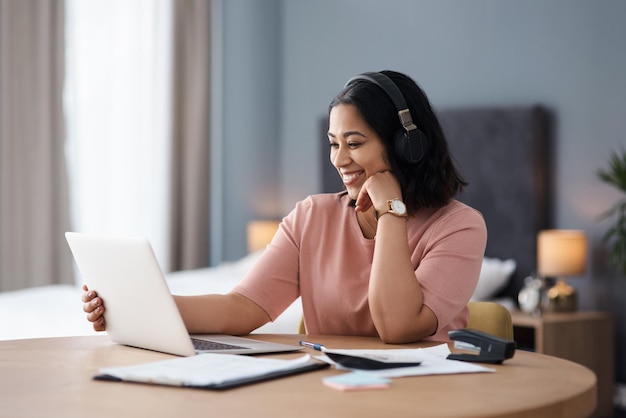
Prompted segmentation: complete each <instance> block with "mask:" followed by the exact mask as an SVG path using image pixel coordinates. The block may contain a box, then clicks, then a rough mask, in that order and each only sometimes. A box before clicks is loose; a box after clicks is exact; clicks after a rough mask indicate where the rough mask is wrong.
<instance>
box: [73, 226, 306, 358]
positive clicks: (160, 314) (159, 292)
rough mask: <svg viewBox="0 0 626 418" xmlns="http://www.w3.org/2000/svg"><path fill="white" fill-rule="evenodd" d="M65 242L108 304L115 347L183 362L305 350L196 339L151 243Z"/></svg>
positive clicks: (88, 238) (87, 237)
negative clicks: (182, 358) (200, 357)
mask: <svg viewBox="0 0 626 418" xmlns="http://www.w3.org/2000/svg"><path fill="white" fill-rule="evenodd" d="M65 237H66V239H67V242H68V244H69V247H70V249H71V251H72V254H73V256H74V259H75V260H76V264H77V265H78V269H79V270H80V273H81V275H82V276H83V280H84V282H85V283H86V284H87V286H88V287H89V288H90V289H94V290H96V291H97V292H98V295H99V296H100V297H102V299H103V300H104V301H105V305H106V311H105V313H104V319H105V321H106V324H107V329H106V332H107V334H108V335H109V337H110V338H111V340H112V341H113V342H116V343H119V344H124V345H128V346H132V347H139V348H145V349H148V350H154V351H161V352H164V353H170V354H176V355H179V356H192V355H195V354H199V353H228V354H259V353H275V352H285V351H295V350H300V349H302V348H303V347H301V346H297V345H287V344H278V343H272V342H266V341H257V340H254V339H252V338H245V337H236V336H232V335H218V334H210V335H195V334H194V335H193V336H190V335H189V333H188V332H187V329H186V328H185V324H184V323H183V319H182V317H181V316H180V313H179V312H178V308H177V306H176V303H175V302H174V298H173V297H172V295H171V293H170V291H169V288H168V286H167V282H166V280H165V277H164V276H163V273H162V272H161V269H160V267H159V264H158V262H157V259H156V257H155V255H154V252H153V251H152V247H151V245H150V243H149V242H148V240H147V239H145V238H142V237H114V236H102V235H92V234H83V233H77V232H67V233H66V234H65Z"/></svg>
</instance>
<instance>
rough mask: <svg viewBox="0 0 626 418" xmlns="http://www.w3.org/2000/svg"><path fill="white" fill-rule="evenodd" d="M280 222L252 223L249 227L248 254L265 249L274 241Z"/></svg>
mask: <svg viewBox="0 0 626 418" xmlns="http://www.w3.org/2000/svg"><path fill="white" fill-rule="evenodd" d="M279 223H280V222H279V221H251V222H249V223H248V227H247V239H248V252H249V253H254V252H256V251H259V250H262V249H264V248H265V247H266V246H267V244H269V243H270V241H272V238H274V234H275V233H276V230H277V229H278V224H279Z"/></svg>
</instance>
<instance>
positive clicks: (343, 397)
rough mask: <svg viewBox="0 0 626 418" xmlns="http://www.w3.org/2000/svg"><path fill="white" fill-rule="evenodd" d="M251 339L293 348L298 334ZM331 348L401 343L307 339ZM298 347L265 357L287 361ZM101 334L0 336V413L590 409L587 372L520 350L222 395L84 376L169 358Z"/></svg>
mask: <svg viewBox="0 0 626 418" xmlns="http://www.w3.org/2000/svg"><path fill="white" fill-rule="evenodd" d="M251 337H252V338H258V339H263V340H271V341H278V342H283V343H290V344H294V343H296V344H297V341H298V340H299V339H300V338H301V337H302V336H298V335H286V334H285V335H278V334H276V335H261V334H255V335H252V336H251ZM307 339H309V340H311V341H315V342H320V343H323V344H325V345H326V346H327V347H329V348H398V347H402V348H409V347H424V346H427V345H429V344H424V343H422V344H411V345H403V346H393V345H385V344H383V343H381V342H380V340H378V339H377V338H363V337H340V336H307ZM299 355H301V353H286V354H280V355H272V356H273V357H277V358H293V357H295V356H299ZM171 357H172V356H169V355H167V354H162V353H157V352H152V351H147V350H141V349H136V348H131V347H126V346H121V345H117V344H113V343H111V342H110V341H109V339H108V337H107V336H106V335H102V336H86V337H66V338H43V339H32V340H13V341H0V417H12V418H19V417H44V416H45V417H65V418H71V417H81V418H83V417H90V418H96V417H114V418H122V417H168V418H169V417H178V416H198V417H213V416H228V417H243V416H253V417H278V418H280V417H290V418H292V417H298V418H301V417H316V418H319V417H323V418H328V417H377V418H379V417H394V418H396V417H409V416H411V417H416V416H424V417H534V418H541V417H549V418H555V417H568V418H572V417H586V416H589V415H590V414H591V412H592V411H593V410H594V408H595V405H596V378H595V375H594V374H593V373H592V372H591V371H590V370H589V369H587V368H585V367H583V366H581V365H578V364H576V363H573V362H570V361H568V360H563V359H559V358H556V357H551V356H547V355H542V354H537V353H530V352H524V351H518V352H516V353H515V357H514V358H512V359H510V360H507V361H506V362H505V363H504V364H502V365H497V366H494V367H495V368H496V369H497V371H496V372H495V373H475V374H458V375H439V376H419V377H406V378H398V379H394V380H393V383H392V385H391V387H390V388H389V389H379V390H373V391H354V392H341V391H337V390H334V389H331V388H329V387H326V386H325V385H323V384H322V382H321V378H322V377H324V376H330V375H334V374H339V373H344V372H340V371H337V370H335V369H333V368H331V369H325V370H321V371H316V372H311V373H306V374H301V375H297V376H291V377H285V378H282V379H278V380H273V381H268V382H263V383H258V384H254V385H249V386H244V387H240V388H236V389H231V390H227V391H221V392H216V391H206V390H200V389H183V388H172V387H161V386H151V385H142V384H133V383H113V382H101V381H94V380H92V376H93V375H94V374H96V373H97V372H98V369H99V368H101V367H108V366H121V365H129V364H135V363H142V362H149V361H156V360H162V359H167V358H171Z"/></svg>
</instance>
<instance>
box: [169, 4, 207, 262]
mask: <svg viewBox="0 0 626 418" xmlns="http://www.w3.org/2000/svg"><path fill="white" fill-rule="evenodd" d="M210 6H211V2H210V1H206V0H177V1H175V2H174V27H173V32H174V35H173V36H174V49H173V69H172V74H173V81H172V85H173V89H172V105H173V110H172V118H173V119H172V159H171V170H172V175H171V206H170V208H171V209H170V213H171V232H170V237H171V248H170V267H171V269H172V270H186V269H193V268H198V267H203V266H206V265H208V261H209V152H210V150H209V129H210V124H209V80H210V52H211V48H210V40H211V37H210V18H211V13H210Z"/></svg>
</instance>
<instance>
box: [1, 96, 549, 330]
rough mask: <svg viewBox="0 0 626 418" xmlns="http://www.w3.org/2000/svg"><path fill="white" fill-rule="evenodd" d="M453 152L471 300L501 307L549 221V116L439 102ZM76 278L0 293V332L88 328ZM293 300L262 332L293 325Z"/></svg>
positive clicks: (228, 283) (191, 278)
mask: <svg viewBox="0 0 626 418" xmlns="http://www.w3.org/2000/svg"><path fill="white" fill-rule="evenodd" d="M438 114H439V117H440V119H441V122H442V126H443V129H444V132H445V133H446V135H447V138H448V141H449V143H450V148H451V150H452V153H453V155H454V156H455V159H456V160H457V162H458V164H459V167H460V169H461V171H462V173H463V174H464V176H465V177H466V179H467V180H468V181H469V183H470V186H469V187H468V188H467V190H466V191H465V192H463V193H462V194H461V195H460V196H459V197H458V198H459V200H462V201H464V202H466V203H468V204H470V205H471V206H473V207H475V208H476V209H478V210H480V211H481V212H482V213H483V215H484V216H485V221H486V223H487V228H488V242H487V250H486V254H485V256H486V258H485V261H484V263H483V270H482V272H481V277H480V280H479V285H478V288H477V290H476V292H475V293H474V297H473V299H474V300H496V301H498V302H500V303H502V304H503V305H505V306H507V307H508V308H510V309H512V308H514V307H515V306H516V298H517V294H518V292H519V290H520V289H521V288H522V286H523V284H524V278H525V277H526V276H528V275H530V274H531V273H533V272H534V270H535V253H536V247H535V245H536V235H537V231H539V230H540V229H544V228H547V227H548V226H549V220H550V219H549V214H550V205H549V200H548V196H549V195H550V193H549V189H550V185H551V182H550V173H549V171H548V168H549V155H550V154H549V152H550V143H549V135H548V133H549V129H548V127H549V118H548V113H547V112H546V111H545V110H544V109H542V108H541V107H538V106H527V107H521V106H520V107H483V108H464V109H442V110H440V111H439V112H438ZM320 125H321V129H320V136H321V137H322V138H321V141H320V144H321V148H320V149H321V150H322V151H321V156H320V158H319V160H320V166H321V171H320V172H321V191H322V192H335V191H338V190H341V188H342V186H341V183H339V180H338V177H337V174H336V171H335V169H334V168H333V167H332V166H331V165H330V163H329V161H328V158H327V152H328V146H327V145H326V142H327V139H326V131H327V122H326V121H325V120H322V122H321V123H320ZM259 256H260V252H255V253H252V254H249V255H247V256H245V257H243V258H242V259H240V260H237V261H236V262H231V263H224V264H222V265H220V266H217V267H213V268H205V269H198V270H191V271H183V272H176V273H171V274H168V275H167V277H166V280H167V283H168V285H169V287H170V290H171V291H172V293H175V294H180V295H189V294H196V293H225V292H227V291H228V290H230V289H231V288H232V287H233V286H234V285H235V284H236V283H237V282H238V281H239V280H240V279H241V278H242V277H243V276H244V275H245V273H246V272H247V271H248V269H249V268H250V267H251V266H252V265H253V264H254V262H255V260H256V259H257V258H258V257H259ZM80 294H81V290H80V288H79V286H77V285H76V286H73V285H53V286H44V287H38V288H30V289H23V290H18V291H11V292H3V293H0V340H3V339H16V338H35V337H56V336H72V335H89V334H93V333H94V331H93V330H92V329H91V327H90V325H89V323H88V322H87V321H86V320H85V318H84V314H82V307H81V302H80ZM301 312H302V309H301V305H300V302H299V300H298V301H296V302H294V304H293V305H291V306H290V307H289V308H288V309H287V310H286V311H285V313H283V315H281V317H280V318H278V319H277V320H276V321H274V322H273V323H270V324H267V325H265V326H263V327H261V328H259V329H258V330H257V331H256V332H261V333H293V332H295V331H296V330H297V329H298V323H299V321H300V317H301Z"/></svg>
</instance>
